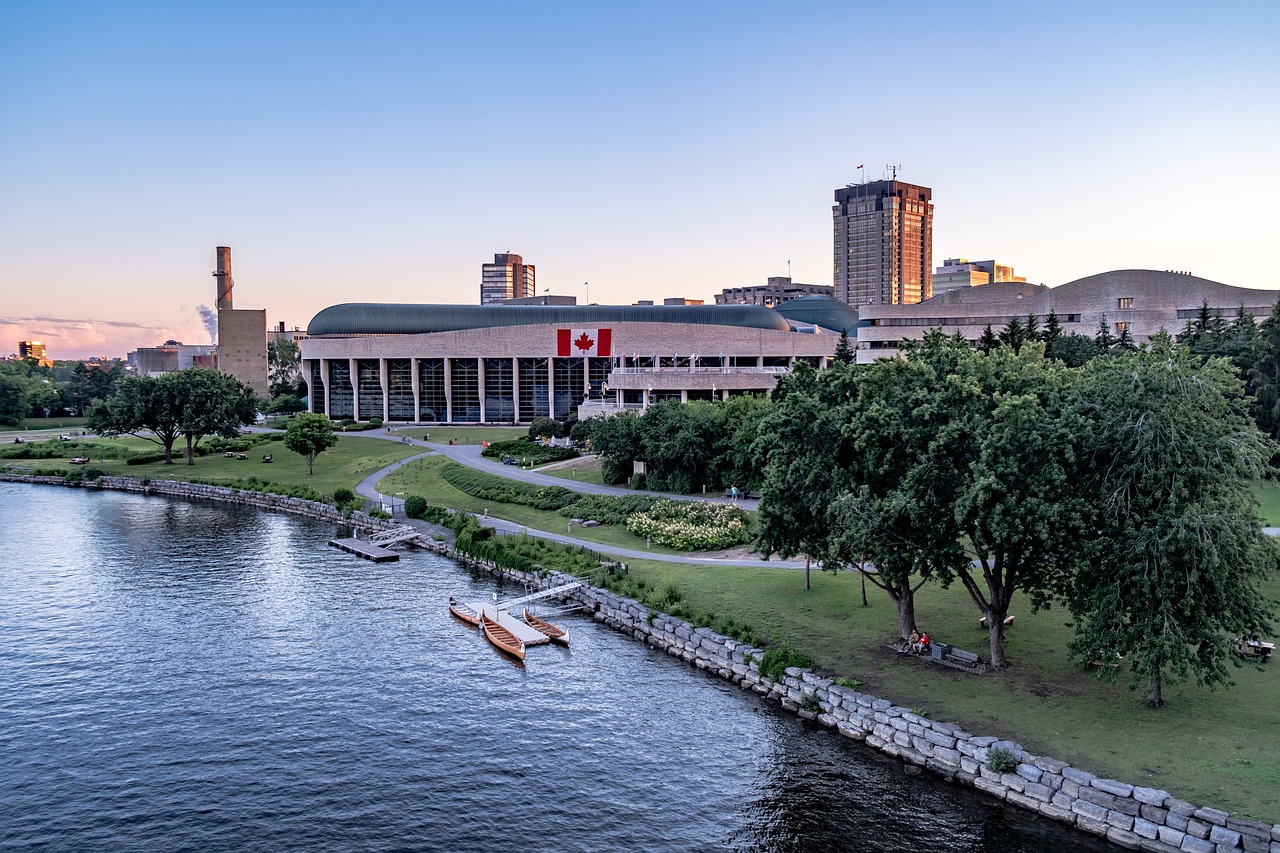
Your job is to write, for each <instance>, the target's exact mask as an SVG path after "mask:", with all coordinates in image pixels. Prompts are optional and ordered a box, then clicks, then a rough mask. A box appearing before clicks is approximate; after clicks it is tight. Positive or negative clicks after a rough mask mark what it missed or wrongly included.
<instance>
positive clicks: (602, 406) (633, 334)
mask: <svg viewBox="0 0 1280 853" xmlns="http://www.w3.org/2000/svg"><path fill="white" fill-rule="evenodd" d="M727 307H734V306H727ZM740 307H754V306H740ZM495 310H498V311H503V310H507V309H505V308H496V309H495ZM710 310H713V311H718V310H721V309H720V308H711V309H710ZM763 310H765V311H768V309H763ZM322 313H323V312H322ZM769 313H771V314H772V312H769ZM723 316H726V317H728V316H729V315H728V314H725V315H723ZM774 316H775V317H778V319H779V320H780V321H781V324H780V325H781V326H782V329H779V328H776V327H775V328H760V327H753V326H747V327H744V326H737V325H726V324H705V323H675V322H670V321H663V322H644V321H640V322H625V321H624V322H612V323H609V324H603V323H602V324H600V325H592V326H591V327H590V328H583V326H581V325H578V324H577V323H575V324H573V325H570V324H568V323H542V324H533V325H523V326H490V327H481V328H468V329H457V330H452V331H440V332H433V333H420V334H388V333H381V334H367V333H366V334H351V335H337V334H333V333H330V334H328V335H326V336H322V337H309V338H304V339H302V340H300V341H299V346H300V347H301V351H302V360H303V375H304V377H305V378H306V379H307V381H308V383H309V385H310V407H311V411H314V412H322V413H324V414H326V415H328V416H330V417H334V418H346V417H350V418H354V419H356V420H368V419H369V418H372V417H379V418H382V419H383V420H387V421H403V422H408V421H414V422H428V423H437V422H439V423H481V422H483V423H493V422H502V423H511V422H517V423H527V422H529V421H532V420H533V419H535V418H537V417H544V416H547V415H551V416H553V417H557V418H566V417H570V416H575V415H577V414H578V408H579V407H580V406H581V405H582V404H583V403H584V401H587V400H591V401H594V403H595V405H594V406H593V407H592V411H595V412H601V411H610V410H618V409H622V408H643V407H645V406H647V405H649V404H650V403H652V402H656V401H659V400H666V399H674V400H692V399H713V398H724V397H727V396H730V395H733V394H738V393H764V392H767V391H769V390H771V389H772V387H773V385H774V383H775V381H776V377H777V375H778V374H779V373H781V372H784V371H786V370H788V369H789V368H790V366H791V365H792V364H793V363H794V362H795V361H797V360H800V359H803V360H808V361H810V362H812V363H814V364H819V365H820V364H823V363H825V360H826V359H828V358H829V357H830V356H831V355H832V353H833V352H834V351H835V346H836V343H837V341H838V340H839V336H838V335H834V334H831V333H829V332H827V331H824V330H821V329H818V330H815V331H813V332H812V333H808V334H801V333H797V332H794V331H791V330H790V326H789V325H788V324H787V323H786V321H785V320H783V319H782V318H781V317H780V316H778V315H774ZM768 325H771V326H772V325H775V324H773V323H772V322H770V323H769V324H768ZM315 326H316V324H315V323H314V321H313V328H314V327H315ZM353 328H354V327H353ZM584 333H585V336H584ZM588 344H589V345H588ZM583 346H586V349H582V348H581V347H583Z"/></svg>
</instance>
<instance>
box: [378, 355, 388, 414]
mask: <svg viewBox="0 0 1280 853" xmlns="http://www.w3.org/2000/svg"><path fill="white" fill-rule="evenodd" d="M378 381H379V382H380V383H381V384H382V421H383V423H386V422H387V421H389V420H391V380H390V377H389V376H388V375H387V360H386V359H385V358H380V359H378Z"/></svg>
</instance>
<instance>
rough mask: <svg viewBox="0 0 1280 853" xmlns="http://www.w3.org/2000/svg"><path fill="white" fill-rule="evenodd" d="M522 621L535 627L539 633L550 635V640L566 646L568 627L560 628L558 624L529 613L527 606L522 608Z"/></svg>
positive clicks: (567, 643) (567, 642)
mask: <svg viewBox="0 0 1280 853" xmlns="http://www.w3.org/2000/svg"><path fill="white" fill-rule="evenodd" d="M524 621H525V622H528V623H529V625H530V626H531V627H533V628H537V629H538V631H539V632H540V633H542V634H545V635H546V636H548V637H550V638H551V640H552V642H556V643H562V644H564V645H566V646H567V645H569V631H568V629H566V628H561V627H560V626H559V625H553V624H551V623H550V622H548V621H547V620H546V619H539V618H538V617H537V616H534V615H533V614H532V613H530V612H529V608H527V607H526V608H525V610H524Z"/></svg>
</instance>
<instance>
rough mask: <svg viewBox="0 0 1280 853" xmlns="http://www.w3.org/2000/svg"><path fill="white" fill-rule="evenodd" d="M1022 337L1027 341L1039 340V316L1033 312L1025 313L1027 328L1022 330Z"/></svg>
mask: <svg viewBox="0 0 1280 853" xmlns="http://www.w3.org/2000/svg"><path fill="white" fill-rule="evenodd" d="M1023 338H1024V340H1027V341H1038V340H1040V318H1039V317H1037V316H1036V315H1035V314H1028V315H1027V328H1026V330H1025V331H1024V332H1023Z"/></svg>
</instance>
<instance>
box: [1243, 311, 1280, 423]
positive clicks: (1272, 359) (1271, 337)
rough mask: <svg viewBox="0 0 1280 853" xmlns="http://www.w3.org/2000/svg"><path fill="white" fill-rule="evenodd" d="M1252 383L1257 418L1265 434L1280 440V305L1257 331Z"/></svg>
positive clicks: (1250, 375) (1251, 371) (1250, 371)
mask: <svg viewBox="0 0 1280 853" xmlns="http://www.w3.org/2000/svg"><path fill="white" fill-rule="evenodd" d="M1255 346H1256V348H1255V354H1254V358H1253V364H1252V366H1251V368H1250V370H1249V378H1250V379H1251V380H1252V383H1251V384H1252V387H1253V396H1254V398H1255V402H1254V417H1255V418H1256V419H1257V422H1258V426H1259V427H1261V429H1262V430H1263V432H1265V433H1267V434H1268V435H1270V436H1271V437H1272V438H1280V301H1277V302H1276V304H1275V305H1274V306H1272V308H1271V316H1270V317H1268V318H1267V319H1266V320H1263V321H1262V325H1261V326H1259V327H1258V335H1257V343H1256V345H1255Z"/></svg>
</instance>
